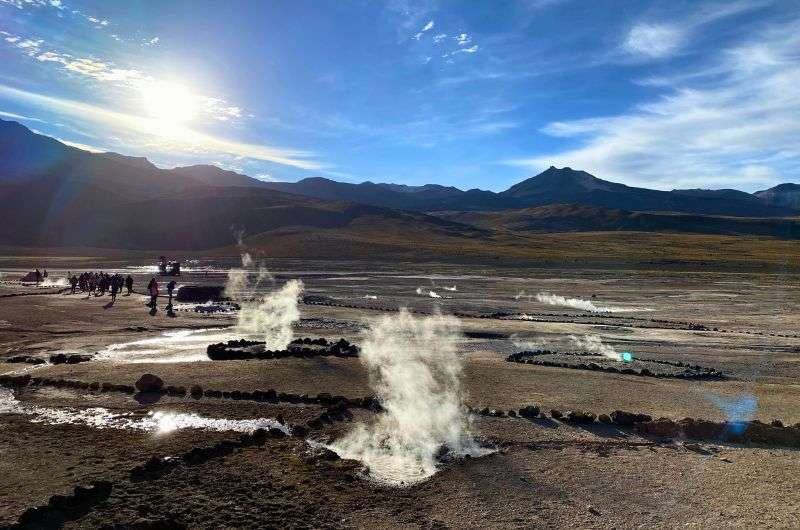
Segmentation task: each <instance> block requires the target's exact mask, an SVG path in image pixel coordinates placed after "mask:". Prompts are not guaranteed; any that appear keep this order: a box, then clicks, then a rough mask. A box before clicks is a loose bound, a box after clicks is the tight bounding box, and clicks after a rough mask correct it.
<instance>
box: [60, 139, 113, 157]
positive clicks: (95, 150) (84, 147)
mask: <svg viewBox="0 0 800 530" xmlns="http://www.w3.org/2000/svg"><path fill="white" fill-rule="evenodd" d="M53 138H55V139H56V140H58V141H59V142H61V143H62V144H64V145H68V146H70V147H75V148H76V149H82V150H83V151H89V152H90V153H106V152H108V149H103V148H102V147H96V146H94V145H89V144H82V143H80V142H71V141H69V140H64V139H63V138H59V137H57V136H54V137H53Z"/></svg>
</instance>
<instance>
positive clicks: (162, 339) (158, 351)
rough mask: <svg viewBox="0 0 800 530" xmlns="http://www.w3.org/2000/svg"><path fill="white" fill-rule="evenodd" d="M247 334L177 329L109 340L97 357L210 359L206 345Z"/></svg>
mask: <svg viewBox="0 0 800 530" xmlns="http://www.w3.org/2000/svg"><path fill="white" fill-rule="evenodd" d="M240 338H249V337H246V336H243V335H242V334H241V333H236V332H234V328H222V329H180V330H175V331H167V332H164V333H163V334H162V335H160V336H158V337H151V338H147V339H139V340H134V341H131V342H122V343H117V344H112V345H110V346H107V347H106V348H104V349H102V350H100V351H99V352H98V353H97V355H96V356H95V357H94V360H97V361H114V362H122V363H188V362H199V361H210V359H209V358H208V355H207V354H206V347H207V346H208V345H209V344H212V343H215V342H227V341H229V340H233V339H240Z"/></svg>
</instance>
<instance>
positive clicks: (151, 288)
mask: <svg viewBox="0 0 800 530" xmlns="http://www.w3.org/2000/svg"><path fill="white" fill-rule="evenodd" d="M147 292H148V293H150V303H149V304H147V305H148V306H149V307H152V308H153V309H155V307H156V300H158V282H157V281H156V279H155V278H150V283H149V284H147Z"/></svg>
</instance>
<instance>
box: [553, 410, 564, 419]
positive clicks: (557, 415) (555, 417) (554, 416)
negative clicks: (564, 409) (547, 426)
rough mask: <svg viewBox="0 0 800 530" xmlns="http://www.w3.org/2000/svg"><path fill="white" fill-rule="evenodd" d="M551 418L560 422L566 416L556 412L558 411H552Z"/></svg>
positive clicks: (558, 411)
mask: <svg viewBox="0 0 800 530" xmlns="http://www.w3.org/2000/svg"><path fill="white" fill-rule="evenodd" d="M550 416H551V417H553V418H554V419H556V420H560V419H561V418H563V417H564V415H563V414H562V413H561V411H560V410H556V409H552V410H551V411H550Z"/></svg>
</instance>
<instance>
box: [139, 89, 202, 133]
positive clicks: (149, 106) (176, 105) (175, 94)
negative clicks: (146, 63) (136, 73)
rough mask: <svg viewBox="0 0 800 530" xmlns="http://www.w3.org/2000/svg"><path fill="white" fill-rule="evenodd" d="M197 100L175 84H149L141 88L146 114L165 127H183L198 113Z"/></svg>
mask: <svg viewBox="0 0 800 530" xmlns="http://www.w3.org/2000/svg"><path fill="white" fill-rule="evenodd" d="M197 101H198V98H197V96H196V95H194V94H192V93H191V92H190V91H189V90H188V89H187V88H186V87H184V86H182V85H179V84H176V83H164V82H158V83H150V84H147V85H145V86H143V87H142V102H143V104H144V109H145V111H146V112H147V114H148V115H149V116H150V117H151V118H153V119H154V120H156V121H157V122H158V123H159V124H161V125H164V126H167V127H175V126H179V125H184V124H186V123H187V122H189V121H190V120H191V119H192V118H193V117H194V116H195V114H197V111H198V103H197Z"/></svg>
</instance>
